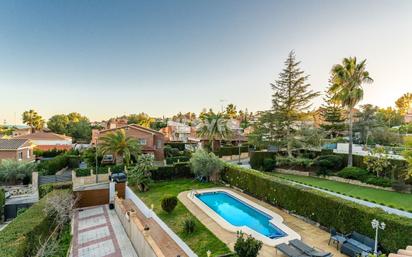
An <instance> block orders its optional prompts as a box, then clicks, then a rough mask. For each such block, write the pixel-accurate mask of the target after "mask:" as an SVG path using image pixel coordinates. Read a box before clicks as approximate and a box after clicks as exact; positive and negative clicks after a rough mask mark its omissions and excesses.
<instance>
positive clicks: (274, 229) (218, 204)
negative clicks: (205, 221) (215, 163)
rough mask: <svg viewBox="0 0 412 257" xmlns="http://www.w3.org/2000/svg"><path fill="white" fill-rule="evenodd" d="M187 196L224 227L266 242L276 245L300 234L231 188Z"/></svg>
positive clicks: (197, 192) (280, 218)
mask: <svg viewBox="0 0 412 257" xmlns="http://www.w3.org/2000/svg"><path fill="white" fill-rule="evenodd" d="M188 197H189V198H190V199H191V200H192V201H193V202H194V203H195V204H196V205H197V206H198V207H200V208H201V209H202V210H203V211H204V212H205V213H206V214H208V215H209V216H210V217H211V218H212V219H213V220H214V221H215V222H217V223H218V224H219V225H220V226H221V227H223V228H224V229H226V230H228V231H230V232H234V233H236V232H238V231H243V232H244V233H246V234H249V235H252V236H253V237H255V238H256V239H258V240H260V241H262V242H263V243H264V244H267V245H271V246H275V245H278V244H281V243H287V242H288V241H290V240H292V239H300V236H299V235H298V234H297V233H296V232H295V231H293V230H292V229H290V228H289V227H287V226H286V225H285V224H283V218H282V217H281V216H280V215H278V214H277V213H274V212H273V211H270V210H268V209H266V208H264V207H262V206H260V205H259V204H257V203H256V202H254V201H251V200H249V199H246V198H245V197H243V196H240V195H239V194H237V193H235V192H233V191H232V190H228V189H223V188H222V189H221V188H219V189H213V188H212V189H201V190H197V191H196V192H194V191H192V192H190V193H188Z"/></svg>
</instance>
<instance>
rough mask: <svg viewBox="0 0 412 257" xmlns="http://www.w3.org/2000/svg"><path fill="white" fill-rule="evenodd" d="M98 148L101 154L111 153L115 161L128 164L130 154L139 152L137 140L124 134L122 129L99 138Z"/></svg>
mask: <svg viewBox="0 0 412 257" xmlns="http://www.w3.org/2000/svg"><path fill="white" fill-rule="evenodd" d="M99 141H100V142H99V143H100V144H99V145H100V147H101V148H100V149H101V151H102V152H103V154H107V153H111V154H113V155H114V156H115V158H116V162H117V163H121V162H123V160H124V163H125V164H126V165H128V164H129V163H130V158H131V157H132V156H135V157H136V156H137V155H138V154H139V153H140V152H141V146H140V144H139V142H138V141H137V140H136V139H135V138H132V137H129V136H127V135H126V131H125V130H124V129H120V130H117V131H115V132H112V133H109V134H107V135H105V136H103V137H102V138H101V139H100V140H99Z"/></svg>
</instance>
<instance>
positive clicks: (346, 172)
mask: <svg viewBox="0 0 412 257" xmlns="http://www.w3.org/2000/svg"><path fill="white" fill-rule="evenodd" d="M338 176H339V177H342V178H347V179H356V180H360V181H364V180H366V179H367V178H368V177H369V172H368V171H367V170H365V169H362V168H358V167H346V168H344V169H343V170H341V171H339V173H338Z"/></svg>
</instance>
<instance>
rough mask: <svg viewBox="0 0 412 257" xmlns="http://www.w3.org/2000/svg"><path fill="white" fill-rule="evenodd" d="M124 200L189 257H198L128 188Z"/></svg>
mask: <svg viewBox="0 0 412 257" xmlns="http://www.w3.org/2000/svg"><path fill="white" fill-rule="evenodd" d="M126 199H129V200H130V201H132V202H133V203H134V204H135V205H136V206H137V208H139V210H140V211H141V212H142V213H143V215H145V217H146V218H152V219H153V220H154V221H156V223H157V224H159V226H160V227H161V228H162V229H163V230H164V231H165V232H166V233H167V234H168V235H169V236H170V237H171V238H172V239H173V240H174V241H175V242H176V244H177V245H178V246H179V247H180V248H181V249H182V250H183V251H184V252H185V253H186V254H187V255H188V256H189V257H198V256H197V254H195V253H194V252H193V251H192V249H190V247H189V246H188V245H187V244H186V243H185V242H183V240H182V239H181V238H180V237H179V236H177V235H176V234H175V232H173V231H172V230H171V229H170V228H169V226H167V225H166V223H164V222H163V220H161V219H160V218H159V217H158V216H157V215H156V213H154V212H153V211H152V210H150V209H149V208H148V207H147V206H146V205H145V203H144V202H143V201H142V200H141V199H140V198H139V197H138V196H137V195H136V194H135V193H134V192H133V191H132V190H131V189H130V188H129V187H128V186H126Z"/></svg>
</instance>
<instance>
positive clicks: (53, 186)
mask: <svg viewBox="0 0 412 257" xmlns="http://www.w3.org/2000/svg"><path fill="white" fill-rule="evenodd" d="M72 188H73V184H72V182H71V181H68V182H58V183H48V184H43V185H41V186H39V197H40V198H43V197H44V196H45V195H47V194H48V193H50V192H51V191H53V190H57V189H72Z"/></svg>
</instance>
